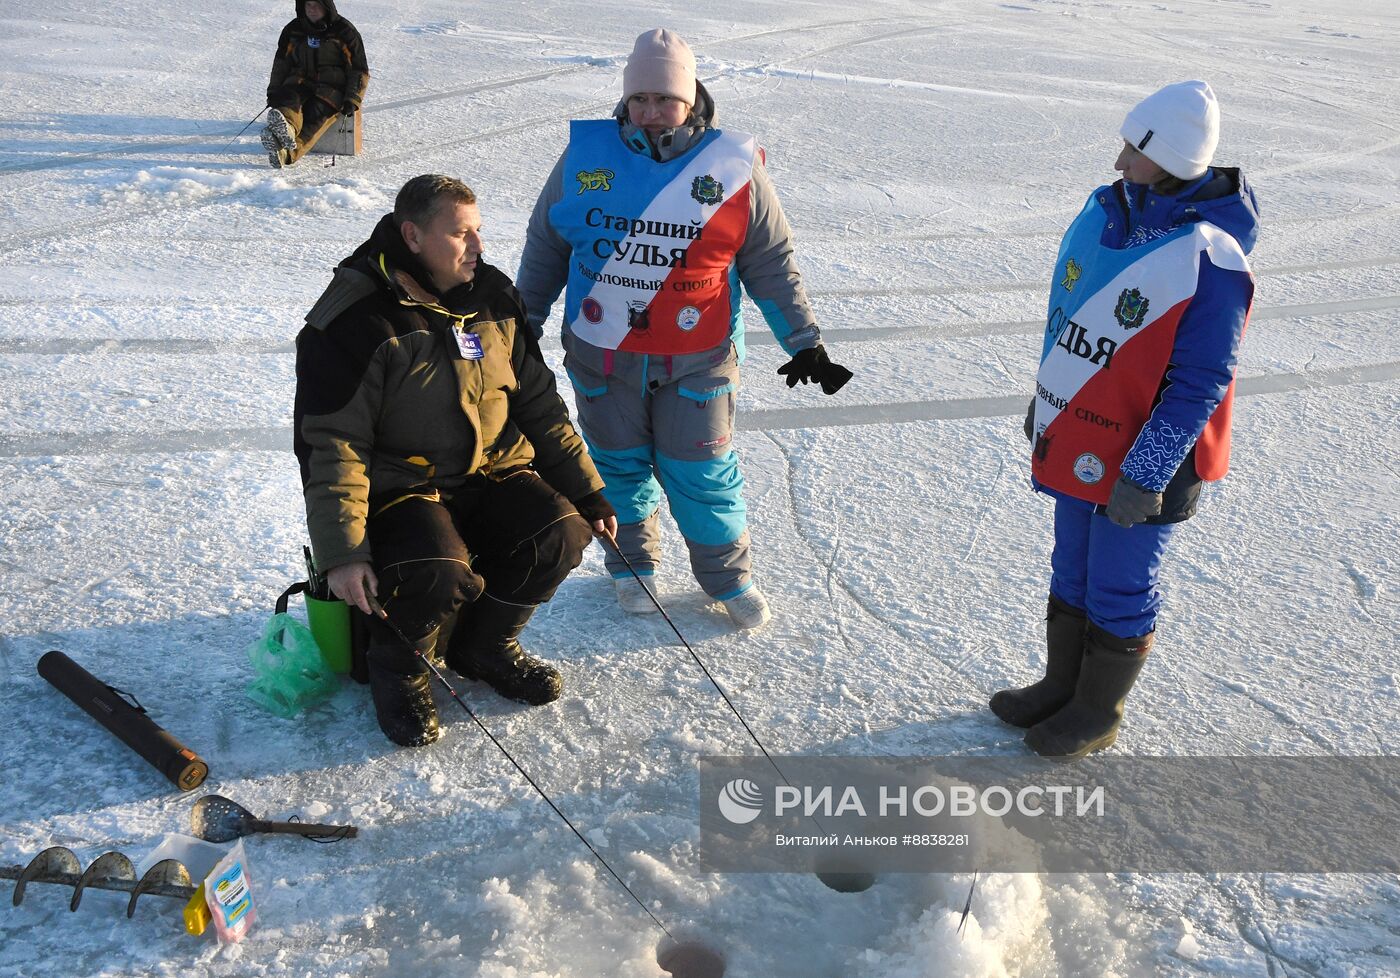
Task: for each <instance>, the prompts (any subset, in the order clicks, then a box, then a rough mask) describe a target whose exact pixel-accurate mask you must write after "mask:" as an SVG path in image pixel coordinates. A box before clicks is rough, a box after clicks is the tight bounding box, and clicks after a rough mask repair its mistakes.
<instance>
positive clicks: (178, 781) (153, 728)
mask: <svg viewBox="0 0 1400 978" xmlns="http://www.w3.org/2000/svg"><path fill="white" fill-rule="evenodd" d="M39 675H41V676H43V677H44V678H45V679H46V680H48V682H49V684H50V685H52V686H53V687H54V688H55V689H57V690H58V691H59V692H60V693H62V694H63V695H64V696H66V697H68V698H69V699H70V700H72V701H73V702H74V703H76V704H78V706H80V707H82V708H83V710H84V711H85V712H86V713H87V714H88V715H89V716H90V717H92V718H93V719H94V720H96V721H97V722H98V723H100V724H102V726H104V727H106V728H107V729H108V730H109V731H111V732H112V734H113V735H114V736H115V737H117V739H119V740H120V741H121V742H122V743H124V744H126V746H128V747H130V748H131V749H132V750H134V751H135V752H136V753H138V754H140V755H141V756H142V757H143V758H145V759H146V761H147V762H148V763H149V764H150V765H151V766H152V767H154V768H155V769H156V770H157V771H159V772H160V773H161V774H163V775H165V776H166V778H168V779H169V780H170V782H171V783H172V784H174V785H175V786H176V787H177V788H179V789H180V790H181V791H191V790H193V789H195V788H198V787H199V786H200V785H201V784H203V783H204V779H205V777H206V776H208V774H209V765H208V764H206V763H204V760H203V759H202V758H201V757H200V756H199V755H198V754H196V753H195V752H194V751H192V750H190V749H189V748H188V747H186V746H185V745H184V744H182V743H180V742H179V741H178V740H176V739H175V738H174V737H173V736H172V735H171V734H170V733H169V732H168V731H167V730H165V729H164V728H163V727H161V726H160V725H159V724H158V723H156V722H155V721H154V720H152V719H151V718H150V717H149V716H148V715H147V714H146V710H145V708H144V707H141V706H139V705H137V706H133V705H132V704H131V703H128V702H127V701H126V700H125V699H123V698H122V696H121V694H120V693H118V692H117V691H116V690H115V689H113V688H112V687H111V686H108V685H107V684H106V683H104V682H103V681H102V680H100V679H98V678H97V677H96V676H94V675H93V674H92V673H90V672H88V671H87V670H86V669H84V668H83V667H82V666H80V665H78V664H77V663H76V662H74V661H73V660H72V659H70V658H68V656H66V655H64V654H63V653H62V652H59V651H57V650H54V651H51V652H45V653H44V654H43V655H42V656H41V657H40V658H39Z"/></svg>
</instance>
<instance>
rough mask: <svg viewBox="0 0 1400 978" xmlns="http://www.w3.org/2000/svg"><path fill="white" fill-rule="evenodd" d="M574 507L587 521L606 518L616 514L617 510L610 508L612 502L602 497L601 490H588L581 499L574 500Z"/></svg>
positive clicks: (592, 521) (593, 521) (594, 521)
mask: <svg viewBox="0 0 1400 978" xmlns="http://www.w3.org/2000/svg"><path fill="white" fill-rule="evenodd" d="M574 509H576V510H578V513H579V515H580V516H582V517H583V518H584V519H586V520H587V521H588V522H589V523H596V522H598V521H599V520H606V519H608V518H609V517H612V516H616V515H617V510H615V509H613V508H612V503H610V502H608V501H607V500H606V499H604V498H603V491H602V490H601V489H600V490H598V491H597V492H590V493H589V494H588V495H586V496H584V497H583V498H582V499H576V500H574Z"/></svg>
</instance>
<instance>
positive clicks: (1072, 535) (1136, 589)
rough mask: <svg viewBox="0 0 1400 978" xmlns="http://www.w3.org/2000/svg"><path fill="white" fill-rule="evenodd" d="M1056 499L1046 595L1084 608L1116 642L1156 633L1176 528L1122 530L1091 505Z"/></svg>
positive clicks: (1141, 525) (1169, 525)
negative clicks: (1161, 583) (1166, 556)
mask: <svg viewBox="0 0 1400 978" xmlns="http://www.w3.org/2000/svg"><path fill="white" fill-rule="evenodd" d="M1053 496H1054V499H1055V549H1054V552H1053V553H1052V554H1051V555H1050V569H1051V576H1050V591H1051V593H1052V594H1054V595H1055V597H1057V598H1059V599H1060V600H1061V601H1063V602H1065V604H1068V605H1072V606H1073V607H1075V608H1083V609H1085V610H1086V611H1087V612H1088V614H1089V620H1090V621H1092V622H1093V623H1094V624H1095V625H1098V626H1099V627H1100V628H1102V629H1104V630H1105V631H1107V632H1111V633H1112V634H1114V635H1117V636H1118V637H1119V638H1137V637H1138V636H1139V635H1146V634H1147V633H1148V632H1150V631H1153V630H1154V629H1155V628H1156V622H1157V609H1158V607H1159V606H1160V605H1161V603H1162V594H1161V591H1160V590H1159V589H1158V587H1157V578H1158V574H1159V572H1160V570H1161V566H1162V554H1163V552H1164V551H1165V550H1166V549H1167V541H1168V540H1170V539H1171V535H1172V531H1173V530H1175V529H1176V524H1175V523H1164V524H1161V525H1152V524H1148V523H1138V524H1137V525H1136V526H1132V527H1129V528H1128V529H1126V530H1125V529H1123V528H1122V527H1121V526H1117V525H1116V524H1114V523H1113V521H1112V520H1110V519H1109V518H1108V517H1107V516H1104V515H1103V514H1101V513H1095V512H1094V504H1093V503H1089V502H1085V501H1084V500H1082V499H1075V498H1073V497H1071V496H1064V495H1061V494H1059V493H1054V494H1053Z"/></svg>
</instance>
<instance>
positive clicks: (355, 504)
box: [294, 214, 603, 570]
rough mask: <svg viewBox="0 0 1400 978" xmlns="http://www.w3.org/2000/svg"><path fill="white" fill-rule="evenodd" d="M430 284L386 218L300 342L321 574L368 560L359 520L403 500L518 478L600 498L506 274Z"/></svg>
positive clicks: (300, 425)
mask: <svg viewBox="0 0 1400 978" xmlns="http://www.w3.org/2000/svg"><path fill="white" fill-rule="evenodd" d="M430 282H431V279H430V278H429V276H428V273H427V271H426V270H425V269H424V268H423V265H422V263H421V262H420V261H419V260H418V258H417V256H416V255H414V254H413V253H412V252H410V251H409V249H408V247H407V246H406V245H405V244H404V242H403V237H402V235H401V234H400V232H399V227H398V225H397V224H396V223H395V221H394V219H393V215H392V214H389V215H386V216H385V217H384V218H383V220H381V221H380V222H379V225H378V226H377V227H376V228H375V229H374V233H373V234H372V235H371V236H370V238H369V240H368V241H366V242H365V243H364V244H362V245H361V246H360V247H359V248H357V249H356V250H355V252H354V253H353V254H351V255H350V256H349V257H348V258H346V259H345V260H344V261H343V262H342V263H341V264H340V266H339V267H338V268H337V269H336V272H335V278H334V279H333V280H332V282H331V284H330V286H329V287H328V288H327V289H326V291H325V293H324V294H323V295H322V296H321V298H320V299H319V300H318V301H317V303H316V305H315V306H314V307H313V308H312V310H311V312H309V313H307V316H306V321H307V325H306V326H305V327H304V328H303V329H302V331H301V334H300V335H299V336H298V337H297V366H296V373H297V389H296V404H295V408H294V425H295V436H294V437H295V449H296V454H297V459H298V460H299V461H300V463H301V477H302V487H303V490H304V494H305V498H306V516H307V526H308V529H309V531H310V535H311V542H312V546H313V548H314V550H315V555H316V566H317V567H319V568H322V569H323V570H330V569H331V568H334V567H338V566H341V565H342V564H348V563H352V562H354V561H358V560H370V559H371V553H370V545H369V538H368V536H367V535H366V520H367V519H368V518H369V517H370V516H372V515H374V514H375V513H378V512H381V511H382V510H383V509H385V508H386V507H388V506H392V505H393V504H394V503H395V502H397V501H399V500H402V499H403V498H405V497H406V496H411V495H424V496H430V497H434V498H440V497H441V496H443V495H451V493H452V492H453V491H454V490H455V489H457V488H459V487H461V486H462V485H463V484H464V483H466V482H467V481H468V480H469V479H472V478H480V477H486V478H492V477H498V476H501V475H504V474H506V473H509V472H512V471H516V470H518V469H520V468H523V467H526V466H533V467H534V469H535V470H536V471H537V472H538V473H539V474H540V476H541V477H542V478H543V479H544V480H545V481H546V482H548V483H549V484H550V486H552V487H553V488H554V489H555V490H556V491H558V492H559V493H560V494H561V495H563V496H565V497H566V498H568V499H570V500H571V501H574V502H577V501H578V500H580V499H582V498H584V497H585V496H588V495H590V494H592V493H594V492H597V491H599V490H600V489H602V487H603V480H602V479H601V478H599V476H598V472H597V469H595V468H594V466H593V461H592V459H590V458H589V457H588V453H587V451H586V450H585V448H584V444H583V440H582V439H581V438H580V437H579V436H578V434H577V433H576V432H575V431H574V428H573V425H572V424H570V422H569V413H568V409H567V408H566V407H565V405H564V402H563V401H562V400H560V398H559V394H558V392H557V390H556V389H555V385H554V375H553V373H551V372H550V369H549V367H548V366H546V365H545V363H544V361H543V358H542V357H541V356H540V352H539V347H538V346H536V344H535V342H534V339H533V337H531V336H530V334H529V331H528V330H527V329H526V327H525V310H524V308H523V306H522V305H521V301H520V295H519V293H518V292H516V290H515V287H514V286H513V285H512V284H511V282H510V279H509V278H508V277H506V275H505V273H503V272H501V271H500V270H498V269H496V268H494V267H492V266H490V265H487V264H485V263H484V262H480V261H478V263H477V270H476V275H475V276H474V277H473V279H472V281H470V282H468V283H466V284H464V285H458V286H456V287H455V288H453V289H450V290H448V291H447V292H446V293H444V294H442V295H441V296H438V295H434V294H433V292H432V291H431V285H430V284H429V283H430ZM467 353H471V354H474V355H475V356H473V357H472V358H469V357H468V356H466V355H464V354H467Z"/></svg>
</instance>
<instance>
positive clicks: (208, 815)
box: [190, 795, 359, 842]
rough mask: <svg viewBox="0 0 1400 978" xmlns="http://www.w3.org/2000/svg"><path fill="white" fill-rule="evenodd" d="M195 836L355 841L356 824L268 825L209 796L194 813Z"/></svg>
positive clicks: (227, 839) (237, 806) (235, 804)
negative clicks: (263, 834)
mask: <svg viewBox="0 0 1400 978" xmlns="http://www.w3.org/2000/svg"><path fill="white" fill-rule="evenodd" d="M190 824H191V827H192V828H193V829H194V834H195V835H197V836H199V837H200V838H201V839H203V840H205V841H206V842H232V841H233V840H234V839H241V838H243V836H245V835H255V834H257V833H259V832H280V833H282V834H284V835H300V836H304V837H306V838H308V839H353V838H355V836H357V835H358V834H359V829H357V828H355V826H353V825H318V824H316V823H314V822H268V821H266V820H264V819H261V818H257V817H255V816H254V815H253V813H252V812H250V811H248V809H246V808H244V807H243V806H242V805H240V804H238V802H236V801H231V800H230V799H228V798H225V797H224V796H223V795H205V796H204V797H203V798H201V799H199V801H197V802H195V803H194V809H193V810H192V811H191V812H190Z"/></svg>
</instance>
